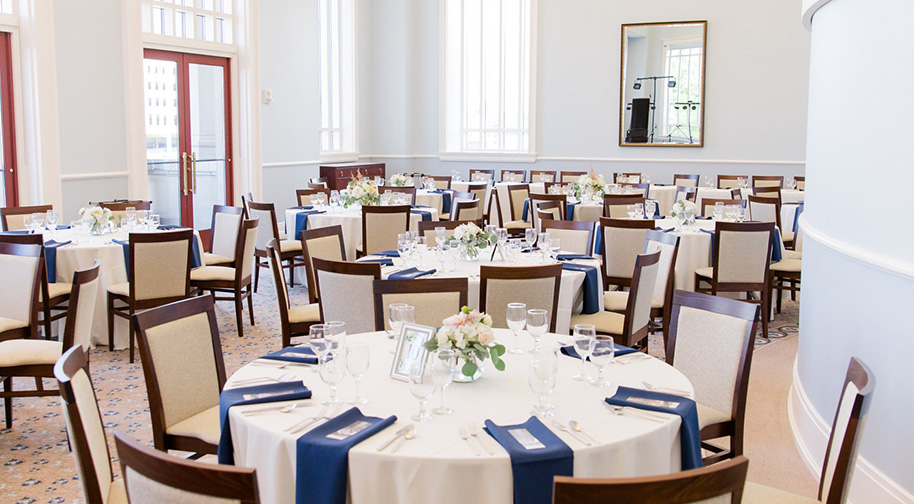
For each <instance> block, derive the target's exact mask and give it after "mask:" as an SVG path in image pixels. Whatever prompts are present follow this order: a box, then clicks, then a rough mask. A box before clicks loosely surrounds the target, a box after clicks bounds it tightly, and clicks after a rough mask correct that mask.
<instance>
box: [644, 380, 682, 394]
mask: <svg viewBox="0 0 914 504" xmlns="http://www.w3.org/2000/svg"><path fill="white" fill-rule="evenodd" d="M641 383H643V384H644V386H645V387H646V388H647V389H648V390H653V391H655V392H667V393H670V394H673V395H681V396H688V395H689V393H688V392H687V391H685V390H680V389H676V388H670V387H658V386H656V385H653V384H651V383H648V382H646V381H642V382H641Z"/></svg>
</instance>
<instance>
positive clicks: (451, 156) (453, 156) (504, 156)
mask: <svg viewBox="0 0 914 504" xmlns="http://www.w3.org/2000/svg"><path fill="white" fill-rule="evenodd" d="M438 159H440V160H441V161H476V162H488V163H535V162H536V153H535V152H439V153H438Z"/></svg>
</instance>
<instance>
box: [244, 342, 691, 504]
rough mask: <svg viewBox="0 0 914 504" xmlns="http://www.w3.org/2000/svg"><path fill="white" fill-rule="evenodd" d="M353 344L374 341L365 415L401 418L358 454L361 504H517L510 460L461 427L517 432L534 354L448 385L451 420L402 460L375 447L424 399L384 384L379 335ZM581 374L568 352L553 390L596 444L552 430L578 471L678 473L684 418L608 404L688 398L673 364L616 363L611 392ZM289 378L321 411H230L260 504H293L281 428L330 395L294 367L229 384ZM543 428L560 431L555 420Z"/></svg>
mask: <svg viewBox="0 0 914 504" xmlns="http://www.w3.org/2000/svg"><path fill="white" fill-rule="evenodd" d="M497 337H498V339H499V341H501V342H503V343H504V344H506V345H507V346H508V347H510V346H511V344H512V338H513V335H512V333H510V331H507V330H497ZM521 339H522V341H523V343H525V345H527V346H529V345H530V344H531V343H532V340H531V339H530V337H529V336H527V335H526V333H522V335H521ZM565 339H568V338H567V337H566V338H565ZM348 341H350V342H352V341H366V342H368V343H369V345H370V346H371V359H372V361H371V365H370V368H369V370H368V373H367V374H366V375H365V377H364V378H363V379H362V396H363V397H367V398H368V399H369V400H370V403H369V404H367V405H365V406H362V407H360V409H361V411H362V412H363V413H364V414H366V415H370V416H378V417H387V416H389V415H397V418H398V421H397V422H396V423H395V424H393V425H391V426H390V427H388V428H387V429H386V430H384V431H382V432H380V433H378V434H377V435H375V436H373V437H371V438H369V439H367V440H365V441H364V442H362V443H360V444H358V445H356V446H355V447H353V448H352V449H351V450H350V452H349V488H350V496H351V501H352V502H353V503H355V504H368V503H383V504H388V503H394V502H434V503H437V504H448V503H454V504H464V503H467V502H472V503H477V504H486V503H499V504H511V503H512V498H513V491H512V479H511V462H510V458H509V457H508V454H507V452H505V450H504V449H502V448H501V446H500V445H498V443H496V442H495V441H494V439H492V438H490V437H489V436H488V435H487V434H485V432H484V431H481V433H480V437H481V438H483V442H484V443H485V444H486V446H488V447H490V448H491V449H492V450H493V452H494V453H495V454H494V455H486V454H485V453H484V454H483V455H482V456H478V457H477V456H475V455H474V454H473V452H472V451H471V448H470V447H469V446H468V445H467V443H466V441H464V440H462V439H461V438H460V437H459V436H458V434H457V429H458V426H463V425H466V423H467V422H468V421H472V422H474V423H475V424H476V425H479V426H481V425H482V422H483V421H484V420H486V419H491V420H492V421H493V422H495V423H496V424H499V425H510V424H517V423H522V422H524V421H526V420H527V418H529V416H530V412H531V409H532V405H533V403H534V402H535V397H534V394H533V393H532V392H531V391H530V389H529V387H528V385H527V373H528V368H529V362H530V355H529V354H522V355H513V354H507V355H505V357H504V360H505V363H506V365H507V369H506V370H505V371H504V372H498V371H496V370H495V369H492V368H491V366H489V367H488V368H487V369H486V370H485V372H484V373H483V376H482V378H481V379H480V380H479V381H477V382H476V383H470V384H464V383H454V384H452V385H451V386H450V387H448V389H447V397H446V401H447V406H449V407H450V408H453V409H454V411H455V413H454V414H453V415H451V416H447V417H438V416H436V417H435V419H434V420H433V421H432V422H429V423H418V424H416V427H417V429H416V438H415V439H413V440H410V441H408V442H406V443H405V444H404V445H403V447H402V448H401V449H400V450H399V451H398V452H397V453H390V449H386V450H384V451H383V452H378V451H377V448H378V447H379V446H380V445H381V444H383V443H384V441H386V440H387V439H388V438H390V437H391V436H392V435H393V433H394V432H395V431H397V430H398V429H400V428H401V427H403V426H404V425H407V424H408V423H411V422H412V420H411V419H410V416H411V415H413V414H415V413H416V411H417V410H418V402H417V401H416V399H414V398H413V396H412V395H411V394H410V393H409V385H408V384H407V383H404V382H401V381H397V380H393V379H390V378H389V377H388V374H389V370H390V366H391V360H392V358H393V355H392V354H391V350H393V348H394V346H395V341H394V340H388V339H387V338H386V337H384V335H383V333H368V334H361V335H349V336H348ZM543 341H544V343H545V344H547V345H554V343H555V341H556V339H555V338H554V337H552V336H550V335H546V336H545V337H544V338H543ZM490 364H491V363H490ZM587 366H588V367H590V364H587ZM580 369H581V361H579V360H577V359H573V358H571V357H566V356H561V355H560V356H559V368H558V375H557V385H556V388H555V392H553V393H552V394H551V395H550V397H549V401H550V402H551V403H552V404H554V405H555V415H556V417H557V418H558V419H559V420H561V421H563V422H565V423H566V424H567V422H568V421H569V420H571V419H575V420H578V421H579V422H581V424H582V425H583V426H584V428H585V430H586V431H587V432H588V433H589V434H590V435H591V436H593V437H594V438H596V440H597V441H598V442H599V444H597V445H593V446H590V447H585V446H584V445H583V444H581V443H580V442H579V441H577V440H575V439H574V438H572V437H571V436H569V435H568V434H566V433H564V432H559V431H557V430H556V429H553V430H554V431H555V432H556V435H558V436H559V437H560V438H562V440H563V441H564V442H565V443H566V444H567V445H568V446H569V447H570V448H572V449H573V450H574V475H575V476H578V477H592V478H597V477H633V476H648V475H656V474H667V473H670V472H675V471H678V470H679V468H680V449H679V424H680V420H679V417H675V416H669V419H668V420H667V421H666V422H663V423H661V422H654V421H650V420H645V419H642V418H639V417H635V416H633V415H629V416H616V415H613V414H612V413H611V412H610V411H609V410H608V409H607V408H606V407H605V406H604V405H603V403H602V400H603V399H604V398H605V397H607V396H610V395H612V394H614V393H615V386H618V385H626V386H629V387H638V388H641V387H643V385H642V380H646V381H649V382H651V383H653V384H656V385H662V386H668V387H675V388H679V389H684V390H689V391H691V390H692V387H691V384H690V383H689V382H688V380H687V379H686V378H685V377H684V376H683V375H682V374H681V373H679V372H678V371H677V370H675V369H673V368H672V367H671V366H669V365H667V364H665V363H663V362H661V361H659V360H656V359H646V360H644V361H640V362H637V363H631V364H628V365H619V364H613V365H610V366H609V368H608V369H607V370H606V376H607V377H608V379H610V380H611V381H612V383H613V387H612V388H602V389H598V388H596V387H593V386H591V385H589V384H587V383H584V382H578V381H574V380H572V379H571V375H573V374H577V373H578V372H579V371H580ZM284 372H286V373H291V374H293V375H296V377H300V378H302V379H303V380H304V382H305V384H306V386H307V387H308V388H310V389H311V390H312V392H313V397H312V399H310V400H309V402H311V403H313V404H311V405H309V406H306V407H300V408H297V409H296V410H294V411H293V412H292V413H288V414H283V413H271V414H261V415H251V416H247V417H245V416H243V415H241V412H242V411H244V410H245V409H254V408H258V407H262V406H256V405H255V406H236V407H234V408H231V409H230V410H229V421H230V422H231V427H232V439H233V442H234V446H235V462H236V464H237V465H238V466H244V467H254V468H256V469H257V478H258V487H259V488H260V497H261V502H263V503H265V504H272V503H283V504H286V503H291V502H294V496H295V467H296V439H297V438H298V437H299V436H300V435H301V434H297V435H290V434H287V433H285V432H283V429H285V428H287V427H289V426H291V425H293V424H295V423H297V422H299V421H301V420H302V419H303V418H305V417H307V416H310V415H314V414H315V413H316V412H317V411H319V410H320V408H321V407H320V405H319V404H317V403H319V401H321V400H323V399H325V398H326V397H327V396H328V393H329V392H328V389H327V387H326V386H325V385H324V384H323V383H322V382H321V380H320V379H319V378H318V375H317V374H315V373H312V372H311V369H310V368H304V367H292V366H290V367H287V368H285V369H283V370H276V369H270V368H268V367H265V366H253V365H249V366H246V367H244V368H242V369H241V370H240V371H238V372H237V373H236V374H235V375H234V376H233V377H232V379H231V380H230V381H229V383H228V384H227V387H228V388H231V387H232V380H235V379H244V378H251V377H255V376H278V375H279V374H281V373H284ZM589 372H591V373H592V372H594V370H592V369H591V370H590V371H589ZM338 393H339V395H340V397H341V398H343V399H344V400H345V399H349V398H352V397H353V395H354V382H353V379H352V378H351V377H347V378H346V379H345V380H344V383H343V384H342V385H341V386H340V388H339V390H338ZM438 401H439V397H438V395H437V393H436V395H435V397H433V399H432V401H430V403H431V407H435V406H437V404H438ZM347 407H348V406H347ZM342 411H344V409H341V410H340V412H342ZM546 423H547V425H548V426H549V427H550V428H551V427H552V425H551V422H546ZM314 484H315V485H319V484H320V482H314Z"/></svg>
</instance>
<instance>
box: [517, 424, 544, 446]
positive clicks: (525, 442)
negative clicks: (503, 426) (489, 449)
mask: <svg viewBox="0 0 914 504" xmlns="http://www.w3.org/2000/svg"><path fill="white" fill-rule="evenodd" d="M508 433H509V434H511V436H513V437H514V439H515V440H516V441H517V442H518V443H520V445H521V446H523V447H524V449H525V450H539V449H542V448H545V447H546V445H544V444H543V443H542V442H541V441H540V440H539V439H537V438H536V436H534V435H533V434H530V431H528V430H527V429H524V428H523V427H520V428H517V429H508Z"/></svg>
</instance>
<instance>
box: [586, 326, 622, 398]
mask: <svg viewBox="0 0 914 504" xmlns="http://www.w3.org/2000/svg"><path fill="white" fill-rule="evenodd" d="M615 354H616V347H615V343H614V342H613V338H612V336H602V335H601V336H597V337H596V338H595V341H594V345H593V351H592V352H591V354H590V362H592V363H593V364H594V366H597V369H599V370H600V374H599V375H597V379H596V380H594V381H593V382H592V383H593V385H594V386H595V387H608V386H609V385H610V383H609V382H608V381H606V378H605V377H604V376H603V371H604V370H605V369H606V366H608V365H610V364H611V363H612V361H613V357H614V356H615Z"/></svg>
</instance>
